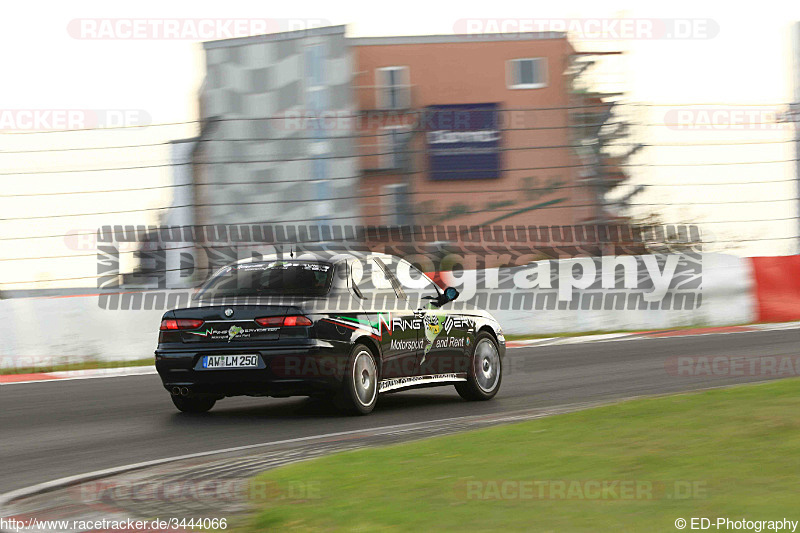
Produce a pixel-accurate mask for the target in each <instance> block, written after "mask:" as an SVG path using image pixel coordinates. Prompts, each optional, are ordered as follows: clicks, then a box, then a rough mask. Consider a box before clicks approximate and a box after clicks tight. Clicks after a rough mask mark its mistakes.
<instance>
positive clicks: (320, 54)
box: [305, 44, 325, 87]
mask: <svg viewBox="0 0 800 533" xmlns="http://www.w3.org/2000/svg"><path fill="white" fill-rule="evenodd" d="M305 66H306V86H308V87H320V86H323V85H325V45H323V44H313V45H310V46H308V47H306V49H305Z"/></svg>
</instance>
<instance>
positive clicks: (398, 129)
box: [378, 126, 409, 168]
mask: <svg viewBox="0 0 800 533" xmlns="http://www.w3.org/2000/svg"><path fill="white" fill-rule="evenodd" d="M380 132H381V135H380V137H379V139H380V142H379V143H378V148H379V152H380V167H381V168H402V167H403V162H404V161H406V158H407V156H408V153H407V152H408V146H407V144H408V143H407V142H406V141H407V139H408V135H409V131H408V129H407V128H405V127H403V126H387V127H385V128H382V129H381V131H380Z"/></svg>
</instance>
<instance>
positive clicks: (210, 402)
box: [172, 396, 217, 413]
mask: <svg viewBox="0 0 800 533" xmlns="http://www.w3.org/2000/svg"><path fill="white" fill-rule="evenodd" d="M172 403H174V404H175V407H177V408H178V410H179V411H181V412H184V413H205V412H208V411H210V410H211V408H212V407H214V404H216V403H217V400H216V399H215V398H200V397H194V396H172Z"/></svg>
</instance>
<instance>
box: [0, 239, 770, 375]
mask: <svg viewBox="0 0 800 533" xmlns="http://www.w3.org/2000/svg"><path fill="white" fill-rule="evenodd" d="M750 265H751V263H750V260H749V259H747V258H739V257H734V256H728V255H720V254H704V255H703V256H702V305H700V307H699V308H697V309H691V310H608V311H606V310H589V309H575V310H569V309H566V310H547V311H503V310H501V311H491V312H492V313H493V314H494V315H495V316H496V317H497V318H498V320H500V323H501V324H502V325H503V329H504V330H505V331H506V332H507V333H516V334H526V333H561V332H570V331H574V332H580V331H597V330H648V329H660V328H672V327H681V326H698V325H709V326H713V325H729V324H740V323H747V322H753V321H755V320H756V309H755V305H756V304H755V297H754V296H753V286H752V285H753V281H752V272H751V266H750ZM521 268H528V267H519V269H521ZM519 269H514V270H512V271H511V272H510V274H513V273H514V272H515V271H518V270H519ZM481 275H485V273H481ZM503 276H505V279H506V281H508V279H509V277H508V276H509V272H508V271H506V272H505V273H504V274H503V275H502V276H500V277H501V278H502V277H503ZM670 290H672V289H670ZM489 292H491V291H489ZM673 292H674V291H673ZM580 293H581V290H578V289H576V290H575V296H576V297H579V296H580ZM465 296H468V295H467V294H465ZM162 314H163V311H162V310H150V311H124V310H116V311H109V310H106V309H102V308H100V306H99V305H98V297H97V296H70V297H57V298H14V299H8V300H0V339H2V342H0V366H12V365H13V364H15V361H20V360H22V361H25V362H31V361H33V360H44V361H46V362H51V359H50V358H55V359H56V360H57V359H58V358H64V357H69V358H72V359H76V358H77V359H82V358H95V359H102V360H124V359H139V358H145V357H150V356H152V355H153V350H154V349H155V347H156V341H157V331H158V326H159V323H160V320H161V316H162Z"/></svg>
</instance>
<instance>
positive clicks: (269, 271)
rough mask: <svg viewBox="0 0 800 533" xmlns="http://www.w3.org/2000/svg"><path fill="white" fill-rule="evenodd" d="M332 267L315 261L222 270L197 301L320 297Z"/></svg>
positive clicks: (277, 262)
mask: <svg viewBox="0 0 800 533" xmlns="http://www.w3.org/2000/svg"><path fill="white" fill-rule="evenodd" d="M332 273H333V265H331V264H330V263H324V262H318V261H269V262H259V263H242V264H238V265H231V266H228V267H225V268H224V269H223V270H222V272H220V273H218V274H217V275H216V276H214V277H213V278H211V279H210V280H208V282H207V283H206V284H205V285H204V286H203V288H202V289H201V290H200V292H199V294H198V297H199V298H202V297H216V296H262V295H302V296H321V295H323V294H326V293H327V292H328V290H329V289H330V286H331V275H332Z"/></svg>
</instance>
